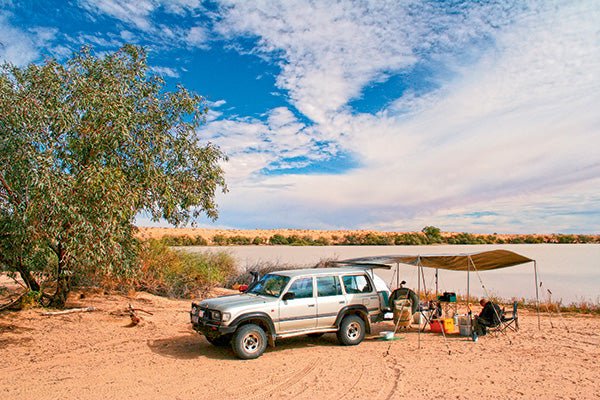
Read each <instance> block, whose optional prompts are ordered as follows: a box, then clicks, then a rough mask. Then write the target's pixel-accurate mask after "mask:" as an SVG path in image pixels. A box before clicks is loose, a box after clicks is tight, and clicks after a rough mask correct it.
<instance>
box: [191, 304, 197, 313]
mask: <svg viewBox="0 0 600 400" xmlns="http://www.w3.org/2000/svg"><path fill="white" fill-rule="evenodd" d="M197 312H198V307H196V306H195V305H194V306H192V314H196V313H197Z"/></svg>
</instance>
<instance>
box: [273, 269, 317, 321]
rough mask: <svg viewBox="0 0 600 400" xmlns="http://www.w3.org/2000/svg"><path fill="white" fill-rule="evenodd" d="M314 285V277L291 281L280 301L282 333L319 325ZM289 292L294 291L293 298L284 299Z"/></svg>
mask: <svg viewBox="0 0 600 400" xmlns="http://www.w3.org/2000/svg"><path fill="white" fill-rule="evenodd" d="M313 286H314V285H313V277H299V278H296V279H295V280H293V281H292V282H291V284H290V286H289V287H288V289H287V290H286V291H285V293H284V294H283V295H282V297H281V299H282V300H280V301H279V332H280V333H284V332H292V331H298V330H303V329H312V328H315V327H316V326H317V307H316V305H317V302H316V299H315V296H314V290H313ZM287 293H293V294H294V295H293V298H291V299H287V300H283V299H284V298H286V297H287V296H286V294H287Z"/></svg>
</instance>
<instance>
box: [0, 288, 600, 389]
mask: <svg viewBox="0 0 600 400" xmlns="http://www.w3.org/2000/svg"><path fill="white" fill-rule="evenodd" d="M73 298H74V299H76V300H75V301H71V302H70V304H69V306H70V307H77V306H79V307H81V306H94V307H97V308H98V311H95V312H90V313H79V314H70V315H63V316H51V317H48V316H42V315H40V313H41V310H39V309H32V310H27V311H23V312H20V313H14V312H4V313H0V360H1V362H0V399H11V400H12V399H38V400H39V399H125V398H127V399H138V398H139V399H142V398H143V399H169V400H172V399H237V398H246V399H281V398H290V399H291V398H294V399H316V398H318V399H332V400H334V399H343V398H356V399H404V398H407V399H408V398H411V399H431V398H444V399H449V398H453V399H515V398H527V399H534V398H535V399H537V398H549V399H598V398H600V384H599V378H600V374H599V372H598V371H600V318H598V317H589V316H565V319H564V320H560V319H558V318H556V315H555V318H553V319H549V318H548V316H547V315H543V316H542V330H541V331H540V330H538V328H537V318H536V317H535V316H534V315H532V314H530V313H527V312H522V314H521V325H522V329H521V330H520V331H519V332H518V333H510V334H508V335H506V336H499V337H496V338H493V337H489V336H486V337H483V338H481V339H480V340H479V341H478V342H477V343H473V342H472V341H470V340H467V339H465V338H462V337H460V336H457V335H453V336H451V337H449V338H448V339H447V340H446V341H444V338H443V337H442V336H441V335H439V334H433V333H426V334H422V335H421V349H418V346H417V341H418V335H417V333H416V331H413V332H405V333H400V334H398V337H399V339H398V340H395V341H387V342H386V341H382V340H380V339H379V338H378V333H379V332H380V331H382V330H390V329H392V326H391V324H390V323H382V324H378V325H376V326H375V329H376V330H375V332H374V334H373V335H372V337H371V338H368V339H367V340H365V341H364V342H363V343H362V344H360V345H359V346H355V347H342V346H339V345H338V344H337V342H336V339H335V335H325V336H323V337H322V338H319V339H309V338H307V337H300V338H292V339H286V340H281V341H278V342H277V347H275V348H269V349H268V350H267V352H266V353H265V354H264V355H263V356H262V357H260V358H259V359H257V360H251V361H241V360H238V359H236V358H234V356H233V353H232V351H231V350H230V349H228V348H225V349H221V348H216V347H213V346H211V345H210V344H209V343H208V342H207V341H206V340H205V339H204V338H203V337H201V336H200V335H198V334H197V333H195V332H193V331H192V330H191V328H190V324H189V315H188V311H189V305H190V302H189V301H181V300H169V299H164V298H160V297H156V296H152V295H148V294H145V293H138V294H136V295H135V296H132V297H123V296H117V295H103V294H89V293H88V294H86V295H85V297H84V298H79V297H78V296H74V297H73ZM129 302H130V303H131V304H132V305H133V306H134V307H137V308H142V309H144V310H147V311H150V312H152V313H153V315H151V316H150V315H147V316H144V317H143V322H142V323H141V324H140V325H138V326H133V327H132V326H130V319H129V317H128V316H127V314H126V313H125V308H126V307H127V303H129ZM551 323H552V324H553V326H554V328H552V327H551ZM565 326H567V327H568V330H569V331H568V332H567V329H566V328H565ZM388 350H389V354H388V355H387V356H386V354H387V352H388Z"/></svg>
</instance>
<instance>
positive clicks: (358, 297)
mask: <svg viewBox="0 0 600 400" xmlns="http://www.w3.org/2000/svg"><path fill="white" fill-rule="evenodd" d="M342 283H343V285H344V291H345V292H346V300H347V302H348V305H355V304H362V305H364V306H365V307H366V308H367V310H368V312H369V314H370V315H372V314H378V313H379V296H378V295H377V292H376V291H375V285H374V284H373V282H372V281H371V279H370V277H369V276H368V275H367V274H366V273H364V274H357V275H353V274H348V275H343V276H342Z"/></svg>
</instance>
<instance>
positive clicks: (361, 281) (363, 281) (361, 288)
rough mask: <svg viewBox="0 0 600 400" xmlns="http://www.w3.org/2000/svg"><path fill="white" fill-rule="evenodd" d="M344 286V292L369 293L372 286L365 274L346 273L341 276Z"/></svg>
mask: <svg viewBox="0 0 600 400" xmlns="http://www.w3.org/2000/svg"><path fill="white" fill-rule="evenodd" d="M342 281H343V282H344V288H345V289H346V293H371V292H372V291H373V288H372V287H371V282H369V280H368V279H367V277H366V276H365V275H348V276H343V277H342Z"/></svg>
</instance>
